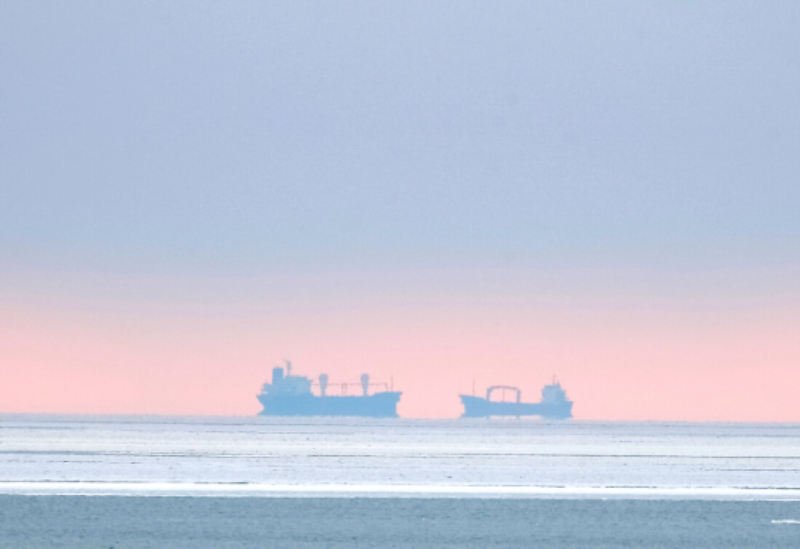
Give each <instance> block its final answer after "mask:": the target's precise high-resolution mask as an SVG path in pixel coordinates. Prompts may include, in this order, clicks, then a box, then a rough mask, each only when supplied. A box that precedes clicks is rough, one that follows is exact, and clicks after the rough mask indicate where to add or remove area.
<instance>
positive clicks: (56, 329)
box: [0, 1, 800, 422]
mask: <svg viewBox="0 0 800 549" xmlns="http://www.w3.org/2000/svg"><path fill="white" fill-rule="evenodd" d="M798 28H800V5H798V4H797V3H795V2H789V1H785V2H777V1H776V2H769V3H757V4H756V3H750V2H726V3H719V2H702V1H701V2H692V3H659V2H623V1H614V2H607V3H602V4H597V3H591V2H574V3H567V4H564V3H561V2H515V1H506V2H500V3H491V4H488V3H482V2H470V1H467V2H465V1H442V2H404V3H397V4H374V3H370V2H361V1H354V2H338V3H335V4H329V3H323V2H271V3H268V4H262V3H259V2H250V1H243V2H237V3H216V2H207V1H200V2H183V1H174V2H147V1H145V2H135V3H111V4H109V3H103V2H87V1H77V2H70V3H67V4H58V3H34V4H31V3H26V2H16V1H10V2H4V3H3V4H2V6H0V99H1V100H0V144H2V146H0V378H2V380H3V382H2V383H1V384H0V413H25V412H32V413H102V414H105V413H114V414H117V413H122V414H190V415H191V414H202V415H251V414H255V413H257V412H258V411H259V409H260V406H259V404H258V402H257V400H256V398H255V395H256V393H257V392H258V391H259V389H260V386H261V384H262V383H263V382H264V381H266V380H267V379H268V378H269V376H270V370H271V368H272V367H273V366H275V365H280V364H282V363H283V360H284V359H289V360H291V361H292V363H293V365H294V367H295V371H296V372H297V373H300V374H304V375H309V376H312V377H316V376H317V375H318V374H320V373H323V372H326V373H328V374H329V375H330V376H331V378H332V379H336V380H352V381H355V380H356V379H357V377H358V375H360V374H361V373H363V372H368V373H370V374H371V375H372V377H373V378H375V379H378V380H382V381H388V380H389V379H390V378H392V379H393V380H394V387H395V389H396V390H401V391H403V393H404V394H403V397H402V400H401V402H400V405H399V407H398V410H399V412H400V415H401V416H403V417H455V416H457V415H459V414H460V412H461V405H460V403H459V401H458V394H459V393H468V394H469V393H471V392H472V387H473V384H474V386H475V387H476V389H477V392H478V394H481V392H482V391H484V390H485V388H486V387H487V386H489V385H495V384H508V385H515V386H519V387H520V388H521V389H522V391H523V398H524V399H525V400H529V401H535V400H538V397H539V391H540V389H541V387H542V385H544V384H545V383H546V382H548V381H549V380H550V379H551V378H552V377H553V376H554V375H555V376H557V377H558V379H559V380H560V381H561V382H562V384H563V386H564V387H565V389H566V390H567V393H568V395H569V396H570V398H571V399H572V400H573V401H574V402H575V407H574V415H575V417H576V418H577V419H609V420H614V419H619V420H682V421H683V420H685V421H792V422H795V421H800V407H798V405H797V398H796V388H797V387H798V386H800V337H798V334H800V215H798V212H800V184H799V182H800V154H798V151H800V102H798V99H797V98H798V97H800V64H798V63H797V60H796V57H797V53H798V52H800V35H798V33H797V29H798Z"/></svg>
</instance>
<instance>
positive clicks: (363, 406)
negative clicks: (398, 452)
mask: <svg viewBox="0 0 800 549" xmlns="http://www.w3.org/2000/svg"><path fill="white" fill-rule="evenodd" d="M315 385H316V386H317V387H318V388H319V394H318V395H315V394H314V393H313V391H312V387H313V386H315ZM328 385H329V384H328V375H327V374H321V375H320V376H319V378H318V383H314V381H312V380H311V379H310V378H308V377H305V376H298V375H292V364H291V362H288V361H287V363H286V371H285V372H284V369H283V368H282V367H280V366H278V367H275V368H273V369H272V383H265V384H264V385H263V386H262V387H261V394H259V395H258V401H259V402H261V405H262V406H263V407H264V409H263V410H262V411H261V412H260V415H264V416H355V417H397V403H398V402H399V401H400V396H401V395H402V393H400V392H396V391H391V390H386V391H381V392H376V393H373V394H370V387H371V386H373V385H385V384H380V383H370V378H369V375H368V374H362V375H361V383H360V386H361V394H360V395H348V394H347V391H348V387H349V386H350V385H352V384H348V383H343V384H338V387H339V389H340V393H341V394H339V395H329V394H328ZM387 389H388V387H387Z"/></svg>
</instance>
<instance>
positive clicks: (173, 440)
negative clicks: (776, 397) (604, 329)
mask: <svg viewBox="0 0 800 549" xmlns="http://www.w3.org/2000/svg"><path fill="white" fill-rule="evenodd" d="M45 547H46V548H70V549H72V548H103V549H108V548H114V549H123V548H126V549H127V548H151V547H152V548H156V547H157V548H172V547H174V548H231V549H233V548H237V549H238V548H251V547H252V548H256V547H258V548H261V547H279V548H280V547H287V548H288V547H298V548H323V547H324V548H344V547H357V548H358V547H364V548H366V547H419V548H434V547H476V548H477V547H481V548H482V547H546V548H562V547H563V548H584V547H601V548H602V547H609V548H610V547H642V548H649V547H653V548H672V547H675V548H677V547H682V548H683V547H692V548H695V547H697V548H703V547H705V548H726V549H731V548H739V547H742V548H744V547H748V548H750V547H785V548H798V547H800V424H739V423H660V422H632V423H627V422H587V421H573V420H569V421H545V420H535V419H529V420H526V419H521V420H518V419H469V420H468V419H452V420H412V419H397V420H375V419H354V418H346V419H330V418H328V419H323V418H291V419H289V418H266V417H224V418H223V417H141V416H135V417H134V416H108V417H105V416H102V417H101V416H38V415H0V548H3V549H13V548H25V549H27V548H37V549H38V548H45Z"/></svg>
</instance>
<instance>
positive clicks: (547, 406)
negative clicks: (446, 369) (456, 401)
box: [459, 381, 572, 419]
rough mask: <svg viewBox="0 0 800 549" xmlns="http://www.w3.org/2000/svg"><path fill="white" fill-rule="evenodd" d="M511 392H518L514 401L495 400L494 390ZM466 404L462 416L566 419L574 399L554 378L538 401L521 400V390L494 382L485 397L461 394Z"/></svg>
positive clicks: (543, 390)
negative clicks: (493, 398) (571, 398)
mask: <svg viewBox="0 0 800 549" xmlns="http://www.w3.org/2000/svg"><path fill="white" fill-rule="evenodd" d="M498 390H499V391H502V392H504V393H505V392H506V391H510V392H512V393H515V394H516V399H515V400H513V401H510V402H509V401H506V400H502V401H498V400H494V401H493V400H492V393H493V392H495V391H498ZM459 396H460V397H461V403H462V404H463V405H464V413H463V414H462V416H461V417H490V416H515V417H520V416H541V417H543V418H546V419H567V418H571V417H572V401H571V400H569V399H567V393H566V392H565V391H564V389H562V388H561V384H560V383H556V382H555V381H553V383H552V384H550V385H545V386H544V388H543V389H542V400H540V401H539V402H522V391H520V390H519V389H518V388H517V387H510V386H508V385H495V386H494V387H489V388H488V389H487V390H486V398H481V397H476V396H469V395H459Z"/></svg>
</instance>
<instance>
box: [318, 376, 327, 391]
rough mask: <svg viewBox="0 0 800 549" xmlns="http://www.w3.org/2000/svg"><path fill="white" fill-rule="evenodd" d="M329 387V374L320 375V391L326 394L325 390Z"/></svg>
mask: <svg viewBox="0 0 800 549" xmlns="http://www.w3.org/2000/svg"><path fill="white" fill-rule="evenodd" d="M327 389H328V374H320V375H319V392H320V394H321V395H322V396H325V391H326V390H327Z"/></svg>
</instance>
